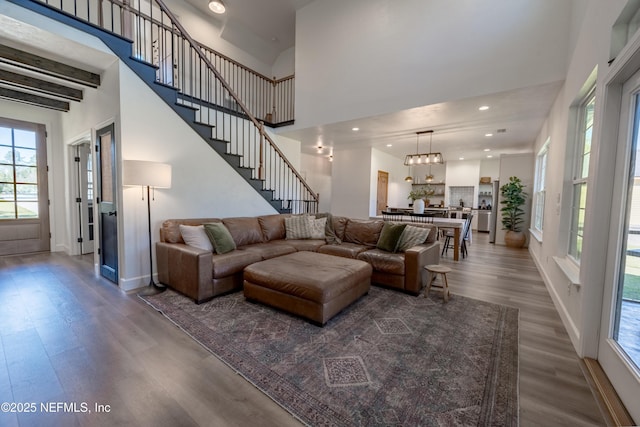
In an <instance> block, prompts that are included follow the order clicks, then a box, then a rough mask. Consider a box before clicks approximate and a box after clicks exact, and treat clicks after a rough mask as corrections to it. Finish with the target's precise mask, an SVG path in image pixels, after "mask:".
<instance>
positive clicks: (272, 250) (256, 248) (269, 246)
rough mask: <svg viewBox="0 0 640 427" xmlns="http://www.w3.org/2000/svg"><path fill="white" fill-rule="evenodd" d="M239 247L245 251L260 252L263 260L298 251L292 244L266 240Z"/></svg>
mask: <svg viewBox="0 0 640 427" xmlns="http://www.w3.org/2000/svg"><path fill="white" fill-rule="evenodd" d="M238 249H242V250H243V251H245V252H252V253H257V254H260V256H261V257H262V258H261V260H264V259H271V258H275V257H278V256H281V255H287V254H292V253H294V252H297V251H296V248H294V247H293V246H291V245H284V244H281V243H278V242H277V241H276V242H266V243H254V244H253V245H248V246H239V247H238Z"/></svg>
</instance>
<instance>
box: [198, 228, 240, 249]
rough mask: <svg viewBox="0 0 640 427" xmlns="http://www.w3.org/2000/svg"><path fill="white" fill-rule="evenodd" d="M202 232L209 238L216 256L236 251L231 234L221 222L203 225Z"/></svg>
mask: <svg viewBox="0 0 640 427" xmlns="http://www.w3.org/2000/svg"><path fill="white" fill-rule="evenodd" d="M203 225H204V231H205V232H206V233H207V236H209V240H211V244H212V245H213V249H214V250H215V251H216V253H218V254H226V253H227V252H231V251H233V250H235V249H236V242H234V241H233V237H231V233H229V230H228V229H227V227H225V226H224V224H223V223H221V222H213V223H209V224H203Z"/></svg>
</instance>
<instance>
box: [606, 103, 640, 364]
mask: <svg viewBox="0 0 640 427" xmlns="http://www.w3.org/2000/svg"><path fill="white" fill-rule="evenodd" d="M634 98H635V100H634V103H633V104H634V111H633V115H632V117H633V130H632V138H631V144H630V145H631V147H630V153H629V157H628V158H629V166H628V170H629V174H628V181H627V191H626V200H625V201H624V203H625V204H624V205H623V206H624V207H625V212H626V214H625V222H624V229H623V234H622V242H621V243H622V244H621V251H622V253H621V257H620V266H619V270H618V271H619V274H618V277H619V284H618V290H617V293H616V301H615V318H614V328H613V338H614V339H615V340H616V341H617V343H618V344H619V345H620V347H621V348H622V350H623V351H624V353H626V355H627V356H628V358H629V361H630V362H631V363H632V364H633V365H634V366H635V369H636V370H637V369H638V367H639V366H640V164H638V162H639V161H640V155H639V154H640V153H638V150H640V144H638V137H639V135H640V95H638V94H636V95H635V96H634Z"/></svg>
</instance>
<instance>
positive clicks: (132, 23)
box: [35, 0, 319, 213]
mask: <svg viewBox="0 0 640 427" xmlns="http://www.w3.org/2000/svg"><path fill="white" fill-rule="evenodd" d="M35 1H39V0H35ZM44 3H46V4H48V5H49V6H52V7H55V8H58V9H60V10H62V11H64V12H66V13H69V14H71V15H74V16H75V17H77V18H80V19H84V20H86V21H88V22H90V23H92V24H94V25H98V26H100V27H102V28H103V29H106V30H108V31H111V32H114V33H116V34H118V35H121V36H123V37H126V38H128V39H130V40H132V41H133V55H132V56H133V57H135V58H137V59H139V60H141V61H145V62H148V63H151V64H153V65H155V66H157V67H158V68H157V72H156V81H157V82H158V83H161V84H164V85H168V86H171V87H174V88H176V89H178V91H179V102H180V103H181V104H183V105H185V106H189V107H193V108H194V109H195V110H196V116H197V118H196V120H197V121H198V122H199V123H202V124H204V125H207V126H210V127H211V128H212V135H211V138H212V139H215V140H219V141H224V142H226V143H227V144H228V148H227V152H228V153H230V154H235V155H238V156H239V158H240V167H242V168H248V169H250V170H251V171H252V178H254V179H259V180H262V181H263V189H264V190H268V191H273V199H275V200H280V201H282V204H283V206H282V208H283V209H284V210H287V211H291V212H293V213H303V212H317V209H318V199H319V197H318V194H316V193H314V192H313V191H312V190H311V188H310V187H309V185H308V184H307V183H306V181H305V180H304V178H303V177H302V176H300V174H299V173H298V172H297V171H296V169H295V168H294V167H293V166H292V165H291V163H290V162H289V161H288V160H287V158H286V157H285V155H284V154H283V153H282V151H281V150H280V148H278V146H277V145H276V144H275V142H274V141H273V139H272V138H271V137H270V136H269V135H268V134H267V133H266V132H265V130H264V127H263V123H262V122H259V121H258V120H257V119H256V117H255V116H254V115H253V114H252V113H251V112H250V110H249V108H248V107H247V106H246V105H245V103H244V102H243V100H242V99H241V98H240V97H239V96H238V95H237V94H236V93H235V92H234V90H233V89H232V87H231V86H230V85H229V83H228V82H227V81H226V80H225V79H224V77H223V76H222V75H221V73H220V72H219V71H218V70H217V69H216V67H215V66H214V64H213V63H212V61H211V60H210V59H209V58H208V57H207V55H206V54H205V53H204V51H203V50H202V49H201V47H200V45H199V44H198V43H197V42H196V41H195V40H194V39H193V38H192V37H191V36H190V35H189V34H188V32H187V31H186V30H185V29H184V27H183V26H182V24H181V23H180V22H179V20H178V19H177V18H176V16H175V15H174V14H173V13H172V12H171V11H170V10H169V9H168V8H167V6H166V5H165V4H164V2H163V1H162V0H150V1H147V0H132V1H128V0H124V1H120V0H80V1H79V0H45V1H44ZM285 82H286V84H291V86H292V83H291V82H292V80H291V79H289V78H285V79H283V80H282V83H285ZM283 87H284V86H283ZM272 98H277V96H273V97H272ZM271 102H272V106H273V105H276V101H274V99H271ZM286 108H288V109H290V110H291V111H292V110H293V106H292V105H289V106H287V107H286ZM286 108H285V110H286ZM266 114H268V113H265V116H266Z"/></svg>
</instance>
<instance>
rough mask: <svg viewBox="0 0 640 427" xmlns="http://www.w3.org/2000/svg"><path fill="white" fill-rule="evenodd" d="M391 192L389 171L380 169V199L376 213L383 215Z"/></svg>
mask: <svg viewBox="0 0 640 427" xmlns="http://www.w3.org/2000/svg"><path fill="white" fill-rule="evenodd" d="M388 194H389V172H384V171H378V201H377V203H376V215H382V211H386V210H387V204H388V201H387V195H388Z"/></svg>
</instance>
